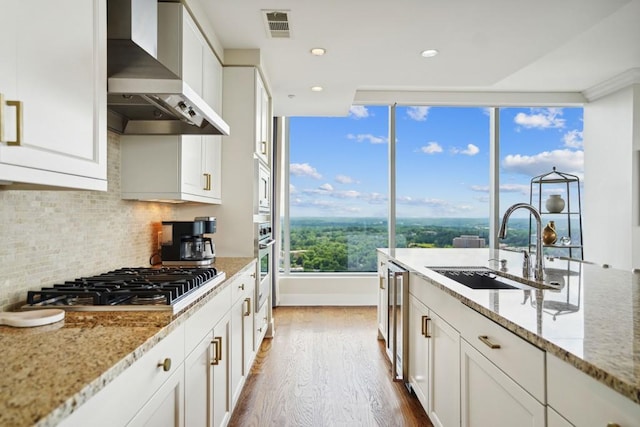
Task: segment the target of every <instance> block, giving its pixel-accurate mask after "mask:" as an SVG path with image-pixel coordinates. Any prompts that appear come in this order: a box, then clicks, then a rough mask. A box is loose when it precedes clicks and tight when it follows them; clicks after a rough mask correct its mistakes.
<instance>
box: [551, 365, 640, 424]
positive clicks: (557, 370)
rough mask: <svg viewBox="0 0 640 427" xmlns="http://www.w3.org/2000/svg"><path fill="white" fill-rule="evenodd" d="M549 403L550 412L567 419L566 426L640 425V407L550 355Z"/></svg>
mask: <svg viewBox="0 0 640 427" xmlns="http://www.w3.org/2000/svg"><path fill="white" fill-rule="evenodd" d="M547 403H548V405H549V411H551V410H555V411H556V412H557V413H558V414H559V415H560V416H562V417H563V418H565V419H566V420H567V422H568V423H569V424H565V425H574V426H576V427H583V426H584V427H590V426H602V427H609V426H610V427H614V426H616V427H638V426H640V405H638V404H637V403H634V402H633V401H631V400H630V399H628V398H626V397H625V396H622V395H621V394H619V393H617V392H616V391H614V390H613V389H611V388H609V387H607V386H605V385H604V384H601V383H599V382H598V381H596V380H595V379H594V378H592V377H590V376H589V375H587V374H585V373H584V372H581V371H579V370H578V369H577V368H575V367H573V366H571V365H569V364H568V363H566V362H564V361H562V360H560V359H559V358H557V357H556V356H553V355H551V354H549V353H547ZM550 425H551V424H550ZM558 425H563V424H558Z"/></svg>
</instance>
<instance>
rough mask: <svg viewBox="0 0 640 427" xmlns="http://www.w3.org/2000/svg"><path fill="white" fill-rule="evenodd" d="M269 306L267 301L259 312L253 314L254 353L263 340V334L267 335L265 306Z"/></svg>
mask: <svg viewBox="0 0 640 427" xmlns="http://www.w3.org/2000/svg"><path fill="white" fill-rule="evenodd" d="M268 304H269V301H268V300H267V302H265V303H264V304H263V305H262V308H261V309H260V311H259V312H257V313H255V317H254V328H255V329H254V340H255V341H254V349H255V351H258V349H259V348H260V344H262V339H263V338H264V336H265V334H266V333H267V327H268V326H269V325H268V320H269V319H268V317H267V316H268V315H267V308H268V307H267V306H268Z"/></svg>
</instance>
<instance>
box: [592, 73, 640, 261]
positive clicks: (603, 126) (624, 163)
mask: <svg viewBox="0 0 640 427" xmlns="http://www.w3.org/2000/svg"><path fill="white" fill-rule="evenodd" d="M638 105H640V85H637V84H636V85H632V86H629V87H627V88H625V89H622V90H619V91H617V92H615V93H613V94H610V95H608V96H605V97H603V98H600V99H598V100H595V101H593V102H591V103H588V104H586V105H585V108H584V135H583V136H584V152H585V156H584V157H585V165H584V174H585V182H584V217H583V226H584V236H583V237H584V245H585V259H587V260H589V261H595V262H598V263H607V264H611V265H612V266H613V267H615V268H621V269H630V268H632V267H640V228H639V225H640V220H639V209H638V201H639V195H638V191H639V190H640V185H639V184H638V176H639V174H638V158H639V156H640V152H639V149H640V141H638V127H639V126H640V120H639V118H638V116H639V115H640V112H639V111H638V110H639V108H638Z"/></svg>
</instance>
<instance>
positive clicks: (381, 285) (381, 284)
mask: <svg viewBox="0 0 640 427" xmlns="http://www.w3.org/2000/svg"><path fill="white" fill-rule="evenodd" d="M380 289H384V277H381V278H380Z"/></svg>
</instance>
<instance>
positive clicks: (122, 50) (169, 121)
mask: <svg viewBox="0 0 640 427" xmlns="http://www.w3.org/2000/svg"><path fill="white" fill-rule="evenodd" d="M107 12H108V13H107V75H108V79H107V108H108V115H107V119H108V121H107V126H108V127H109V129H111V130H113V131H115V132H118V133H120V134H125V135H182V134H206V135H228V134H229V125H228V124H227V123H226V122H225V121H224V120H223V119H222V118H221V117H220V116H219V115H218V114H216V112H215V111H214V110H213V108H211V106H209V105H208V104H207V103H206V102H205V101H204V100H203V99H202V98H201V97H200V96H199V95H198V94H197V93H196V92H195V91H194V90H193V89H192V88H191V87H190V86H189V85H188V84H187V83H185V82H184V81H183V80H181V79H180V78H179V77H178V76H177V75H176V74H175V73H173V72H172V71H171V70H169V69H168V68H167V67H165V66H164V65H163V64H162V63H161V62H160V61H158V59H157V52H158V45H157V44H158V3H157V0H108V2H107Z"/></svg>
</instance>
